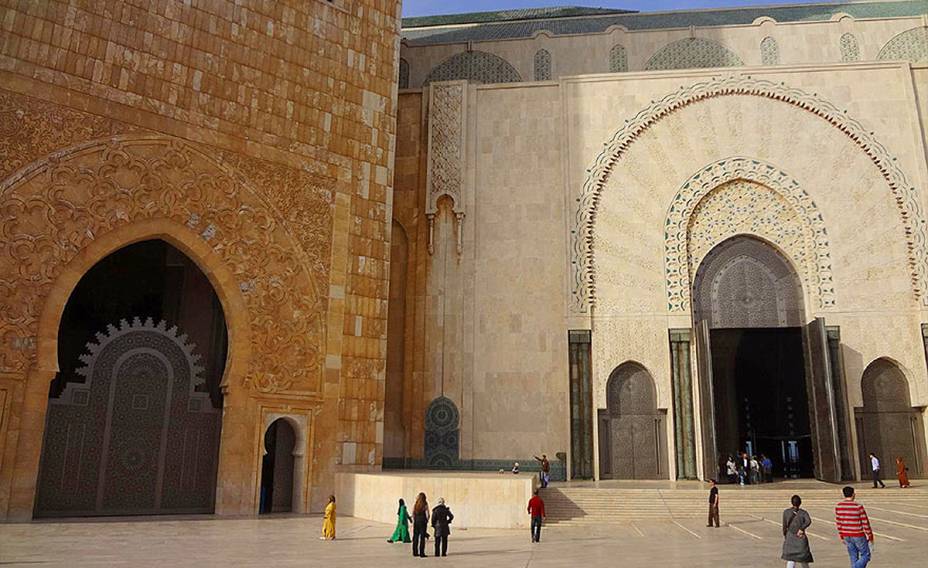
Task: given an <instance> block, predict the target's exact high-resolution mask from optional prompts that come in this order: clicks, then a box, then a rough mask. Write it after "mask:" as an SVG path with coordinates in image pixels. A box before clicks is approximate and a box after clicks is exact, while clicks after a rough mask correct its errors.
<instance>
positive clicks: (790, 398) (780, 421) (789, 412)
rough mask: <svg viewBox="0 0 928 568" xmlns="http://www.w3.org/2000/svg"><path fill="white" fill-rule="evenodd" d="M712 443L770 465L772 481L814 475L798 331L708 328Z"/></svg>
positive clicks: (726, 451) (726, 453)
mask: <svg viewBox="0 0 928 568" xmlns="http://www.w3.org/2000/svg"><path fill="white" fill-rule="evenodd" d="M710 333H711V344H712V378H713V390H714V402H715V421H716V440H717V443H718V449H719V452H720V454H721V455H722V456H723V457H724V460H723V463H722V464H720V466H721V467H722V468H724V461H725V460H727V457H728V456H729V455H731V456H733V457H735V461H736V462H737V461H738V459H737V456H738V454H739V453H740V452H747V453H748V454H749V455H754V456H758V460H760V456H761V455H764V456H766V457H768V458H770V459H771V460H772V461H773V464H774V465H773V474H774V476H775V477H786V478H795V477H813V476H814V467H813V465H814V463H813V451H812V436H811V428H810V421H809V405H808V394H807V390H806V378H805V374H806V373H805V362H804V358H803V337H802V328H799V327H781V328H753V329H714V330H711V332H710Z"/></svg>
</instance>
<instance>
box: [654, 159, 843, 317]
mask: <svg viewBox="0 0 928 568" xmlns="http://www.w3.org/2000/svg"><path fill="white" fill-rule="evenodd" d="M738 234H752V235H757V236H760V237H762V238H763V239H765V240H767V241H768V242H771V243H773V244H774V245H776V246H777V247H778V248H779V249H780V250H782V251H784V252H785V253H786V254H787V255H788V256H789V257H790V259H791V260H792V261H793V262H794V263H795V265H796V266H797V267H799V271H800V272H801V274H802V279H803V281H804V282H805V283H806V288H807V289H808V290H809V293H810V294H812V298H813V301H815V300H817V305H818V306H819V307H821V308H830V307H833V306H834V305H835V291H834V282H833V279H832V270H831V254H830V251H829V244H828V234H827V232H826V230H825V221H824V219H823V218H822V216H821V214H820V213H819V212H818V209H817V207H816V206H815V202H814V201H813V200H812V198H811V197H809V195H808V194H807V193H806V192H805V191H804V190H803V189H802V188H801V187H800V186H799V184H798V182H796V180H794V179H792V178H791V177H790V176H788V175H787V174H786V173H784V172H782V171H780V170H778V169H777V168H775V167H774V166H771V165H770V164H766V163H764V162H762V161H760V160H754V159H748V158H741V157H735V158H728V159H725V160H720V161H718V162H716V163H714V164H711V165H709V166H706V167H705V168H703V169H702V170H700V171H699V172H697V173H696V174H695V175H693V176H692V177H691V178H690V179H689V180H687V181H686V183H684V184H683V186H681V188H680V190H679V191H678V192H677V195H676V196H675V197H674V199H673V201H672V202H671V205H670V208H669V210H668V213H667V219H666V221H665V223H664V251H665V259H664V266H665V273H666V277H667V281H666V285H667V301H668V309H669V310H670V311H672V312H684V311H687V310H688V309H689V308H690V289H691V286H690V284H691V282H692V277H693V275H694V274H695V272H696V268H697V267H698V266H699V265H700V263H701V262H702V260H703V258H704V257H705V255H706V254H707V253H708V252H709V250H710V249H712V248H713V247H714V246H716V245H718V244H719V243H721V242H722V241H724V240H726V239H728V238H731V237H733V236H735V235H738Z"/></svg>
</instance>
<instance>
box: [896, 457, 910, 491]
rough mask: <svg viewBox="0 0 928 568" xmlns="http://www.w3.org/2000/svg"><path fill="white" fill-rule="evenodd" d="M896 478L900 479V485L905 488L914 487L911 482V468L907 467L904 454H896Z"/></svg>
mask: <svg viewBox="0 0 928 568" xmlns="http://www.w3.org/2000/svg"><path fill="white" fill-rule="evenodd" d="M896 479H898V480H899V487H901V488H903V489H905V488H906V487H912V484H911V483H909V468H907V467H906V465H905V460H904V459H902V456H896Z"/></svg>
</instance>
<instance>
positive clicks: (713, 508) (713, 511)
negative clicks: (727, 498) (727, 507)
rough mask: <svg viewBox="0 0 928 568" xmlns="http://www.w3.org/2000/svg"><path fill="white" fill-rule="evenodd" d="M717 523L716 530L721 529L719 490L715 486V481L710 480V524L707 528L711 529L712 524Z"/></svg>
mask: <svg viewBox="0 0 928 568" xmlns="http://www.w3.org/2000/svg"><path fill="white" fill-rule="evenodd" d="M713 522H715V528H719V488H718V487H717V486H716V484H715V480H714V479H710V480H709V523H708V524H707V525H706V526H707V527H711V526H712V523H713Z"/></svg>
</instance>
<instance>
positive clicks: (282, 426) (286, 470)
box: [258, 418, 296, 513]
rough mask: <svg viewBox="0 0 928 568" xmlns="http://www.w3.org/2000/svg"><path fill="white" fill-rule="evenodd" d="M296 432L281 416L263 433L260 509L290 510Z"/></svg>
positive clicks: (266, 511) (267, 510)
mask: <svg viewBox="0 0 928 568" xmlns="http://www.w3.org/2000/svg"><path fill="white" fill-rule="evenodd" d="M295 448H296V432H294V430H293V427H292V426H291V425H290V422H288V421H287V419H285V418H278V419H277V420H275V421H274V422H272V423H271V425H270V426H268V429H267V431H266V432H265V433H264V458H263V460H262V463H261V503H260V505H259V508H258V511H259V512H260V513H284V512H290V511H293V470H294V455H293V453H294V450H295Z"/></svg>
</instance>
